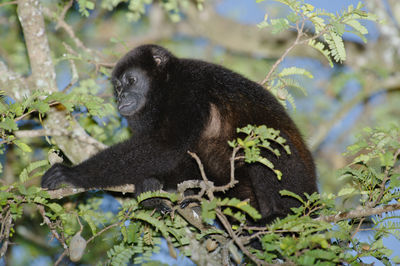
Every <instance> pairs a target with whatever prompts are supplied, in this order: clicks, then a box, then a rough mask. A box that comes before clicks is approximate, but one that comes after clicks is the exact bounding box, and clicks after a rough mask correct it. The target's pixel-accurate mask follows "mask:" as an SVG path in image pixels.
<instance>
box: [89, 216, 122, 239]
mask: <svg viewBox="0 0 400 266" xmlns="http://www.w3.org/2000/svg"><path fill="white" fill-rule="evenodd" d="M121 223H122V222H121V221H119V222H116V223H114V224H111V225H109V226H107V227H104V228H103V229H101V230H100V231H99V232H97V233H96V234H95V235H93V236H92V237H91V238H89V239H88V240H87V241H86V243H87V244H89V243H90V242H91V241H92V240H93V239H95V238H96V237H98V236H99V235H101V234H102V233H104V232H105V231H107V230H110V229H111V228H114V227H116V226H119V225H121Z"/></svg>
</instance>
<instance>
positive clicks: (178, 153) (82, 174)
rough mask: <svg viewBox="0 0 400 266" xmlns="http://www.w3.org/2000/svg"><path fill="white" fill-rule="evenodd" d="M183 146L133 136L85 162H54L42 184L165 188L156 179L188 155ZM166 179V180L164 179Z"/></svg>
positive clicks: (145, 189) (86, 186) (44, 185)
mask: <svg viewBox="0 0 400 266" xmlns="http://www.w3.org/2000/svg"><path fill="white" fill-rule="evenodd" d="M184 150H185V147H180V148H179V149H177V148H174V147H170V146H168V144H165V143H157V142H156V141H154V140H152V139H147V140H146V139H140V140H138V139H131V140H128V141H126V142H123V143H119V144H116V145H114V146H111V147H110V148H108V149H106V150H104V151H102V152H100V153H98V154H97V155H95V156H93V157H91V158H89V159H88V160H86V161H84V162H82V163H81V164H79V165H77V166H74V167H67V166H65V165H62V164H55V165H53V166H52V167H51V168H50V169H49V170H48V171H47V172H46V173H45V174H44V175H43V177H42V183H41V185H42V187H44V188H48V189H57V188H59V187H60V186H61V185H62V184H67V185H72V186H74V187H83V188H106V187H110V186H118V185H124V184H134V185H135V190H136V191H137V192H138V193H141V192H143V191H147V190H156V189H160V188H161V183H160V182H159V181H158V180H157V179H155V177H158V176H165V173H168V172H169V171H171V170H173V169H174V168H175V167H176V165H178V164H179V163H180V161H181V160H182V159H183V157H184V156H185V155H186V152H185V151H184ZM163 181H164V180H163Z"/></svg>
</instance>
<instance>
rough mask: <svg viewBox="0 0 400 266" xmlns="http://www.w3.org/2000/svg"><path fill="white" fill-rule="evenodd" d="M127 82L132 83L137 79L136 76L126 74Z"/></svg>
mask: <svg viewBox="0 0 400 266" xmlns="http://www.w3.org/2000/svg"><path fill="white" fill-rule="evenodd" d="M127 80H128V83H129V84H130V85H132V84H134V83H135V82H136V81H137V78H136V77H135V76H128V77H127Z"/></svg>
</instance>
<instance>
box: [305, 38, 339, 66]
mask: <svg viewBox="0 0 400 266" xmlns="http://www.w3.org/2000/svg"><path fill="white" fill-rule="evenodd" d="M308 45H309V46H310V47H312V48H314V49H316V50H317V51H318V52H320V53H321V54H322V55H323V56H324V57H325V58H326V60H328V62H329V65H330V66H331V67H333V62H332V60H331V56H330V55H331V52H330V51H329V50H327V49H325V46H324V44H323V43H321V42H319V41H316V40H310V41H309V42H308Z"/></svg>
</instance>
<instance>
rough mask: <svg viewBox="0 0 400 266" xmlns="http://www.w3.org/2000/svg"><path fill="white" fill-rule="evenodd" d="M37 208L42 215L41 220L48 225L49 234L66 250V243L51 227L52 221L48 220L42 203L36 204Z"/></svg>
mask: <svg viewBox="0 0 400 266" xmlns="http://www.w3.org/2000/svg"><path fill="white" fill-rule="evenodd" d="M36 207H37V209H38V210H39V212H40V214H41V215H42V217H43V222H44V223H45V224H46V225H47V226H48V227H49V229H50V232H51V234H52V235H53V237H54V238H56V239H57V240H58V241H59V242H60V244H61V245H62V246H63V248H64V249H65V250H68V245H67V244H66V243H65V240H64V239H62V238H61V237H60V235H59V234H58V233H57V231H56V230H55V229H54V228H53V223H52V222H51V221H50V219H49V217H47V216H46V212H45V210H44V206H43V205H39V204H38V205H36Z"/></svg>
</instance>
